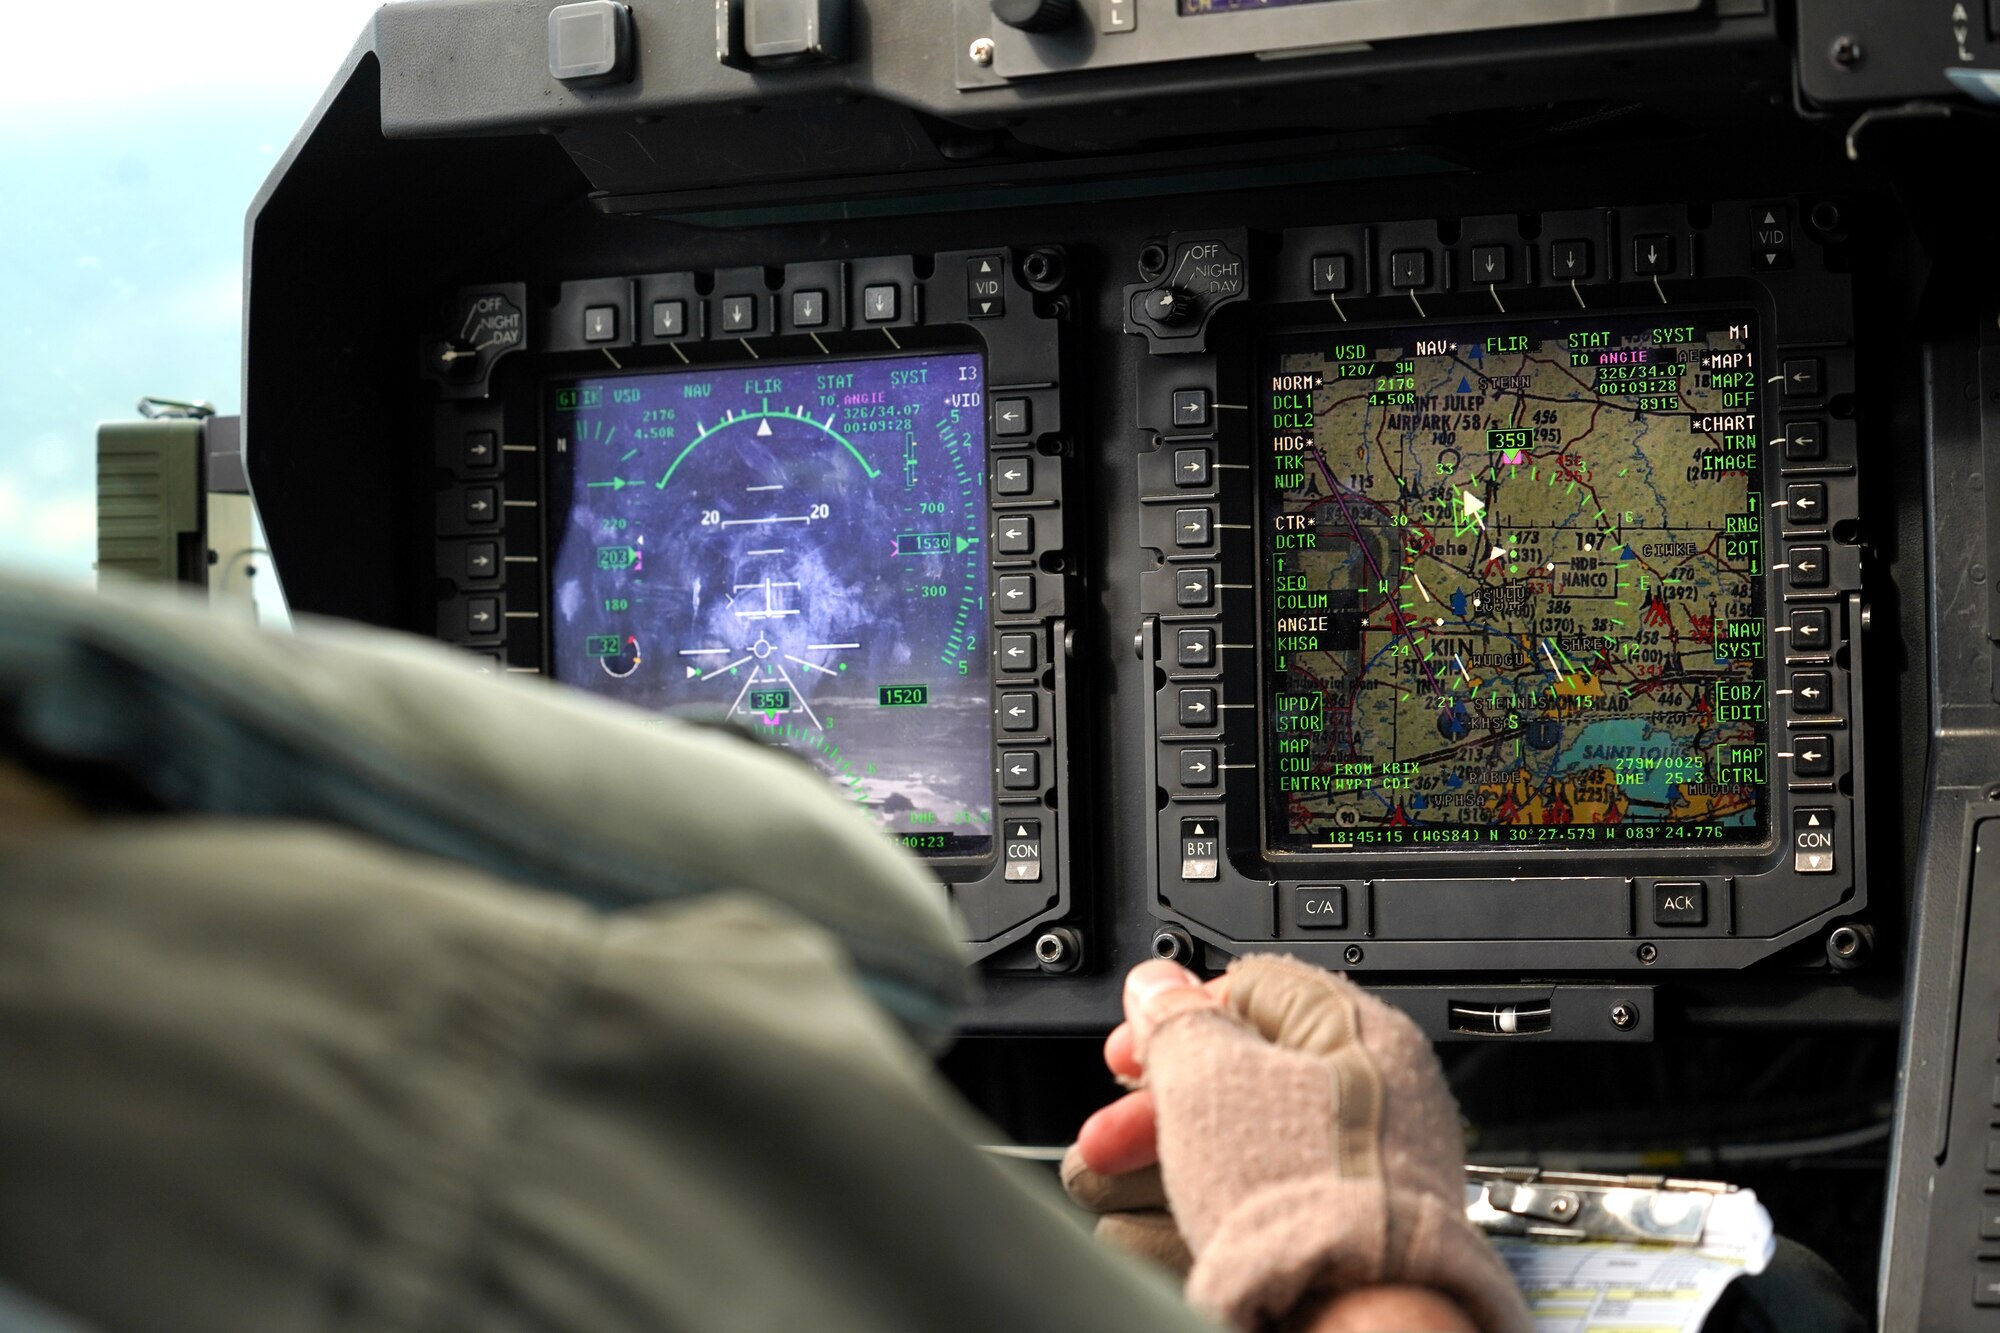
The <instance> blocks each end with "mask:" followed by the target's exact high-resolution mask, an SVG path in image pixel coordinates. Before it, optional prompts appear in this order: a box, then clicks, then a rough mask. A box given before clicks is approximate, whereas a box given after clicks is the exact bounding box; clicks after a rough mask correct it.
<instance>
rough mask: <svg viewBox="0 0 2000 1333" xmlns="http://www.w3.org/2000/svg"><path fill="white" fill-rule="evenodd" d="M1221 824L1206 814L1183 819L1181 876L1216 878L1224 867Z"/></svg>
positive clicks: (1185, 877)
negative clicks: (1218, 834) (1220, 834)
mask: <svg viewBox="0 0 2000 1333" xmlns="http://www.w3.org/2000/svg"><path fill="white" fill-rule="evenodd" d="M1221 827H1222V826H1221V825H1220V824H1219V823H1218V822H1217V821H1216V820H1214V819H1211V818H1209V817H1207V816H1205V815H1195V816H1192V817H1188V818H1183V819H1182V820H1181V878H1182V879H1214V878H1216V876H1217V875H1218V874H1219V873H1220V871H1221V868H1222V843H1221V840H1220V839H1219V838H1217V836H1216V834H1217V832H1218V831H1219V830H1220V829H1221Z"/></svg>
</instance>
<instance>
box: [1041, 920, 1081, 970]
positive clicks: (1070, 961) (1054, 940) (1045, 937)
mask: <svg viewBox="0 0 2000 1333" xmlns="http://www.w3.org/2000/svg"><path fill="white" fill-rule="evenodd" d="M1035 961H1036V962H1038V963H1040V964H1041V965H1042V971H1044V972H1074V971H1076V966H1077V964H1078V963H1080V962H1082V961H1083V941H1082V940H1080V939H1078V938H1077V934H1076V932H1075V931H1073V930H1071V929H1070V928H1069V927H1068V926H1051V927H1049V929H1047V930H1045V931H1043V932H1042V933H1041V934H1040V935H1038V936H1036V938H1035Z"/></svg>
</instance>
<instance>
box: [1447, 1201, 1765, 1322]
mask: <svg viewBox="0 0 2000 1333" xmlns="http://www.w3.org/2000/svg"><path fill="white" fill-rule="evenodd" d="M1465 1215H1466V1216H1467V1217H1468V1218H1470V1219H1471V1220H1472V1222H1473V1223H1474V1224H1475V1225H1476V1226H1478V1227H1480V1228H1481V1229H1482V1230H1484V1231H1485V1232H1486V1235H1487V1239H1488V1240H1490V1241H1491V1242H1492V1245H1493V1248H1494V1250H1495V1251H1497V1252H1498V1253H1499V1255H1500V1260H1501V1262H1502V1263H1504V1264H1506V1265H1507V1271H1508V1272H1509V1273H1511V1274H1513V1277H1514V1281H1515V1282H1517V1283H1518V1284H1519V1285H1520V1287H1521V1293H1522V1295H1523V1296H1525V1297H1526V1298H1527V1300H1528V1307H1529V1309H1530V1310H1531V1311H1532V1313H1533V1315H1534V1320H1535V1328H1536V1329H1537V1333H1575V1330H1577V1329H1584V1328H1587V1329H1591V1330H1605V1333H1625V1331H1629V1333H1638V1330H1641V1329H1644V1330H1662V1329H1667V1330H1673V1333H1696V1330H1699V1329H1700V1328H1701V1326H1702V1323H1703V1321H1704V1320H1706V1319H1707V1317H1708V1312H1709V1311H1710V1310H1711V1309H1713V1308H1714V1306H1715V1302H1716V1300H1717V1299H1718V1298H1719V1297H1720V1296H1721V1295H1722V1290H1723V1288H1724V1287H1726V1286H1728V1285H1729V1284H1730V1283H1731V1282H1733V1281H1734V1280H1735V1279H1737V1278H1738V1277H1741V1276H1743V1275H1744V1274H1746V1273H1756V1272H1760V1271H1762V1270H1763V1268H1764V1265H1765V1264H1766V1263H1768V1262H1769V1261H1770V1257H1771V1246H1772V1235H1771V1217H1770V1214H1769V1213H1767V1212H1765V1211H1764V1208H1763V1205H1761V1204H1759V1203H1758V1202H1757V1196H1756V1194H1754V1193H1753V1192H1751V1191H1749V1190H1746V1189H1739V1188H1737V1187H1736V1186H1734V1185H1724V1184H1720V1183H1717V1182H1715V1181H1710V1180H1677V1179H1673V1178H1671V1177H1667V1176H1611V1175H1598V1174H1595V1173H1591V1172H1584V1171H1543V1170H1540V1169H1538V1168H1535V1167H1496V1166H1472V1167H1467V1168H1466V1172H1465Z"/></svg>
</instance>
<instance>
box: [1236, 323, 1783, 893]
mask: <svg viewBox="0 0 2000 1333" xmlns="http://www.w3.org/2000/svg"><path fill="white" fill-rule="evenodd" d="M1756 345H1757V340H1756V330H1755V327H1754V324H1753V319H1752V316H1750V315H1749V314H1746V313H1742V312H1720V313H1702V314H1687V313H1677V314H1675V315H1673V316H1671V317H1661V316H1657V315H1653V316H1637V315H1634V316H1582V317H1577V318H1563V319H1535V320H1526V319H1524V320H1515V321H1510V322H1505V323H1490V324H1478V325H1458V326H1428V327H1424V328H1420V329H1412V328H1378V329H1372V330H1357V331H1353V332H1349V331H1346V330H1340V331H1336V332H1328V333H1316V334H1309V335H1296V336H1291V337H1287V338H1284V339H1282V340H1279V341H1276V342H1273V343H1272V344H1269V345H1268V347H1267V352H1266V356H1265V358H1264V363H1263V369H1262V372H1261V374H1260V377H1259V378H1260V387H1261V389H1262V390H1263V402H1262V404H1261V408H1262V415H1263V417H1264V420H1265V422H1266V426H1265V429H1264V431H1263V434H1262V444H1263V448H1264V453H1265V460H1264V461H1265V467H1264V475H1263V479H1262V483H1261V485H1260V488H1259V489H1260V492H1261V495H1262V501H1261V505H1260V511H1261V512H1260V524H1259V526H1260V529H1261V530H1262V533H1263V537H1262V543H1263V546H1262V554H1263V561H1264V571H1263V588H1264V603H1265V604H1264V612H1263V643H1262V652H1263V655H1264V670H1263V680H1264V686H1263V693H1264V698H1263V707H1264V716H1265V718H1266V719H1267V734H1266V736H1265V744H1266V746H1267V747H1268V749H1267V755H1266V762H1265V765H1264V772H1265V774H1266V777H1265V782H1266V789H1265V798H1266V799H1265V809H1266V812H1267V815H1266V837H1267V846H1268V848H1269V850H1271V851H1272V852H1277V853H1304V854H1308V855H1310V854H1314V853H1321V854H1323V853H1325V852H1326V851H1329V850H1340V849H1348V848H1371V847H1373V848H1395V847H1405V848H1417V847H1438V846H1441V845H1443V846H1449V845H1453V844H1458V845H1464V846H1468V847H1470V846H1489V845H1491V846H1506V845H1523V844H1530V843H1533V844H1540V845H1542V846H1543V847H1547V846H1548V845H1549V844H1550V843H1551V842H1557V843H1566V844H1575V845H1593V846H1596V847H1599V848H1604V847H1623V846H1629V847H1661V846H1695V845H1699V846H1723V845H1729V844H1741V843H1749V842H1760V841H1762V840H1763V839H1764V838H1765V837H1766V832H1767V830H1766V824H1767V820H1768V818H1769V789H1768V781H1769V750H1770V735H1769V726H1768V721H1767V716H1768V714H1767V709H1766V706H1765V704H1766V697H1765V696H1766V690H1767V681H1766V662H1765V645H1766V643H1767V641H1768V635H1767V633H1766V625H1765V606H1764V601H1765V594H1764V584H1765V570H1766V567H1765V552H1764V547H1763V541H1762V533H1763V518H1762V513H1763V511H1764V508H1765V504H1766V502H1765V499H1764V495H1763V486H1762V483H1761V481H1760V472H1761V469H1762V464H1761V460H1760V457H1759V441H1760V439H1762V438H1763V437H1762V434H1761V432H1760V430H1759V418H1758V382H1757V381H1758V368H1757V367H1756V366H1755V365H1754V364H1753V359H1754V350H1753V349H1754V348H1755V347H1756Z"/></svg>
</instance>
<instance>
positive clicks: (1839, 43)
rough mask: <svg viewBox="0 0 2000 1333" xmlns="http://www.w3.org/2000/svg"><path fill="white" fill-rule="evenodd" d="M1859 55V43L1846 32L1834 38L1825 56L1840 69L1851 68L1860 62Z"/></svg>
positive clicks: (1860, 53) (1860, 52)
mask: <svg viewBox="0 0 2000 1333" xmlns="http://www.w3.org/2000/svg"><path fill="white" fill-rule="evenodd" d="M1861 55H1862V51H1861V43H1860V42H1857V41H1855V40H1854V38H1852V37H1850V36H1849V35H1847V34H1846V33H1842V34H1841V35H1840V36H1838V37H1836V38H1834V39H1833V45H1832V47H1831V48H1829V49H1828V51H1827V56H1828V57H1829V58H1830V59H1831V60H1832V61H1833V63H1834V64H1835V65H1837V66H1839V67H1840V68H1841V69H1853V68H1854V67H1855V66H1856V65H1858V64H1860V63H1861Z"/></svg>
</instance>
